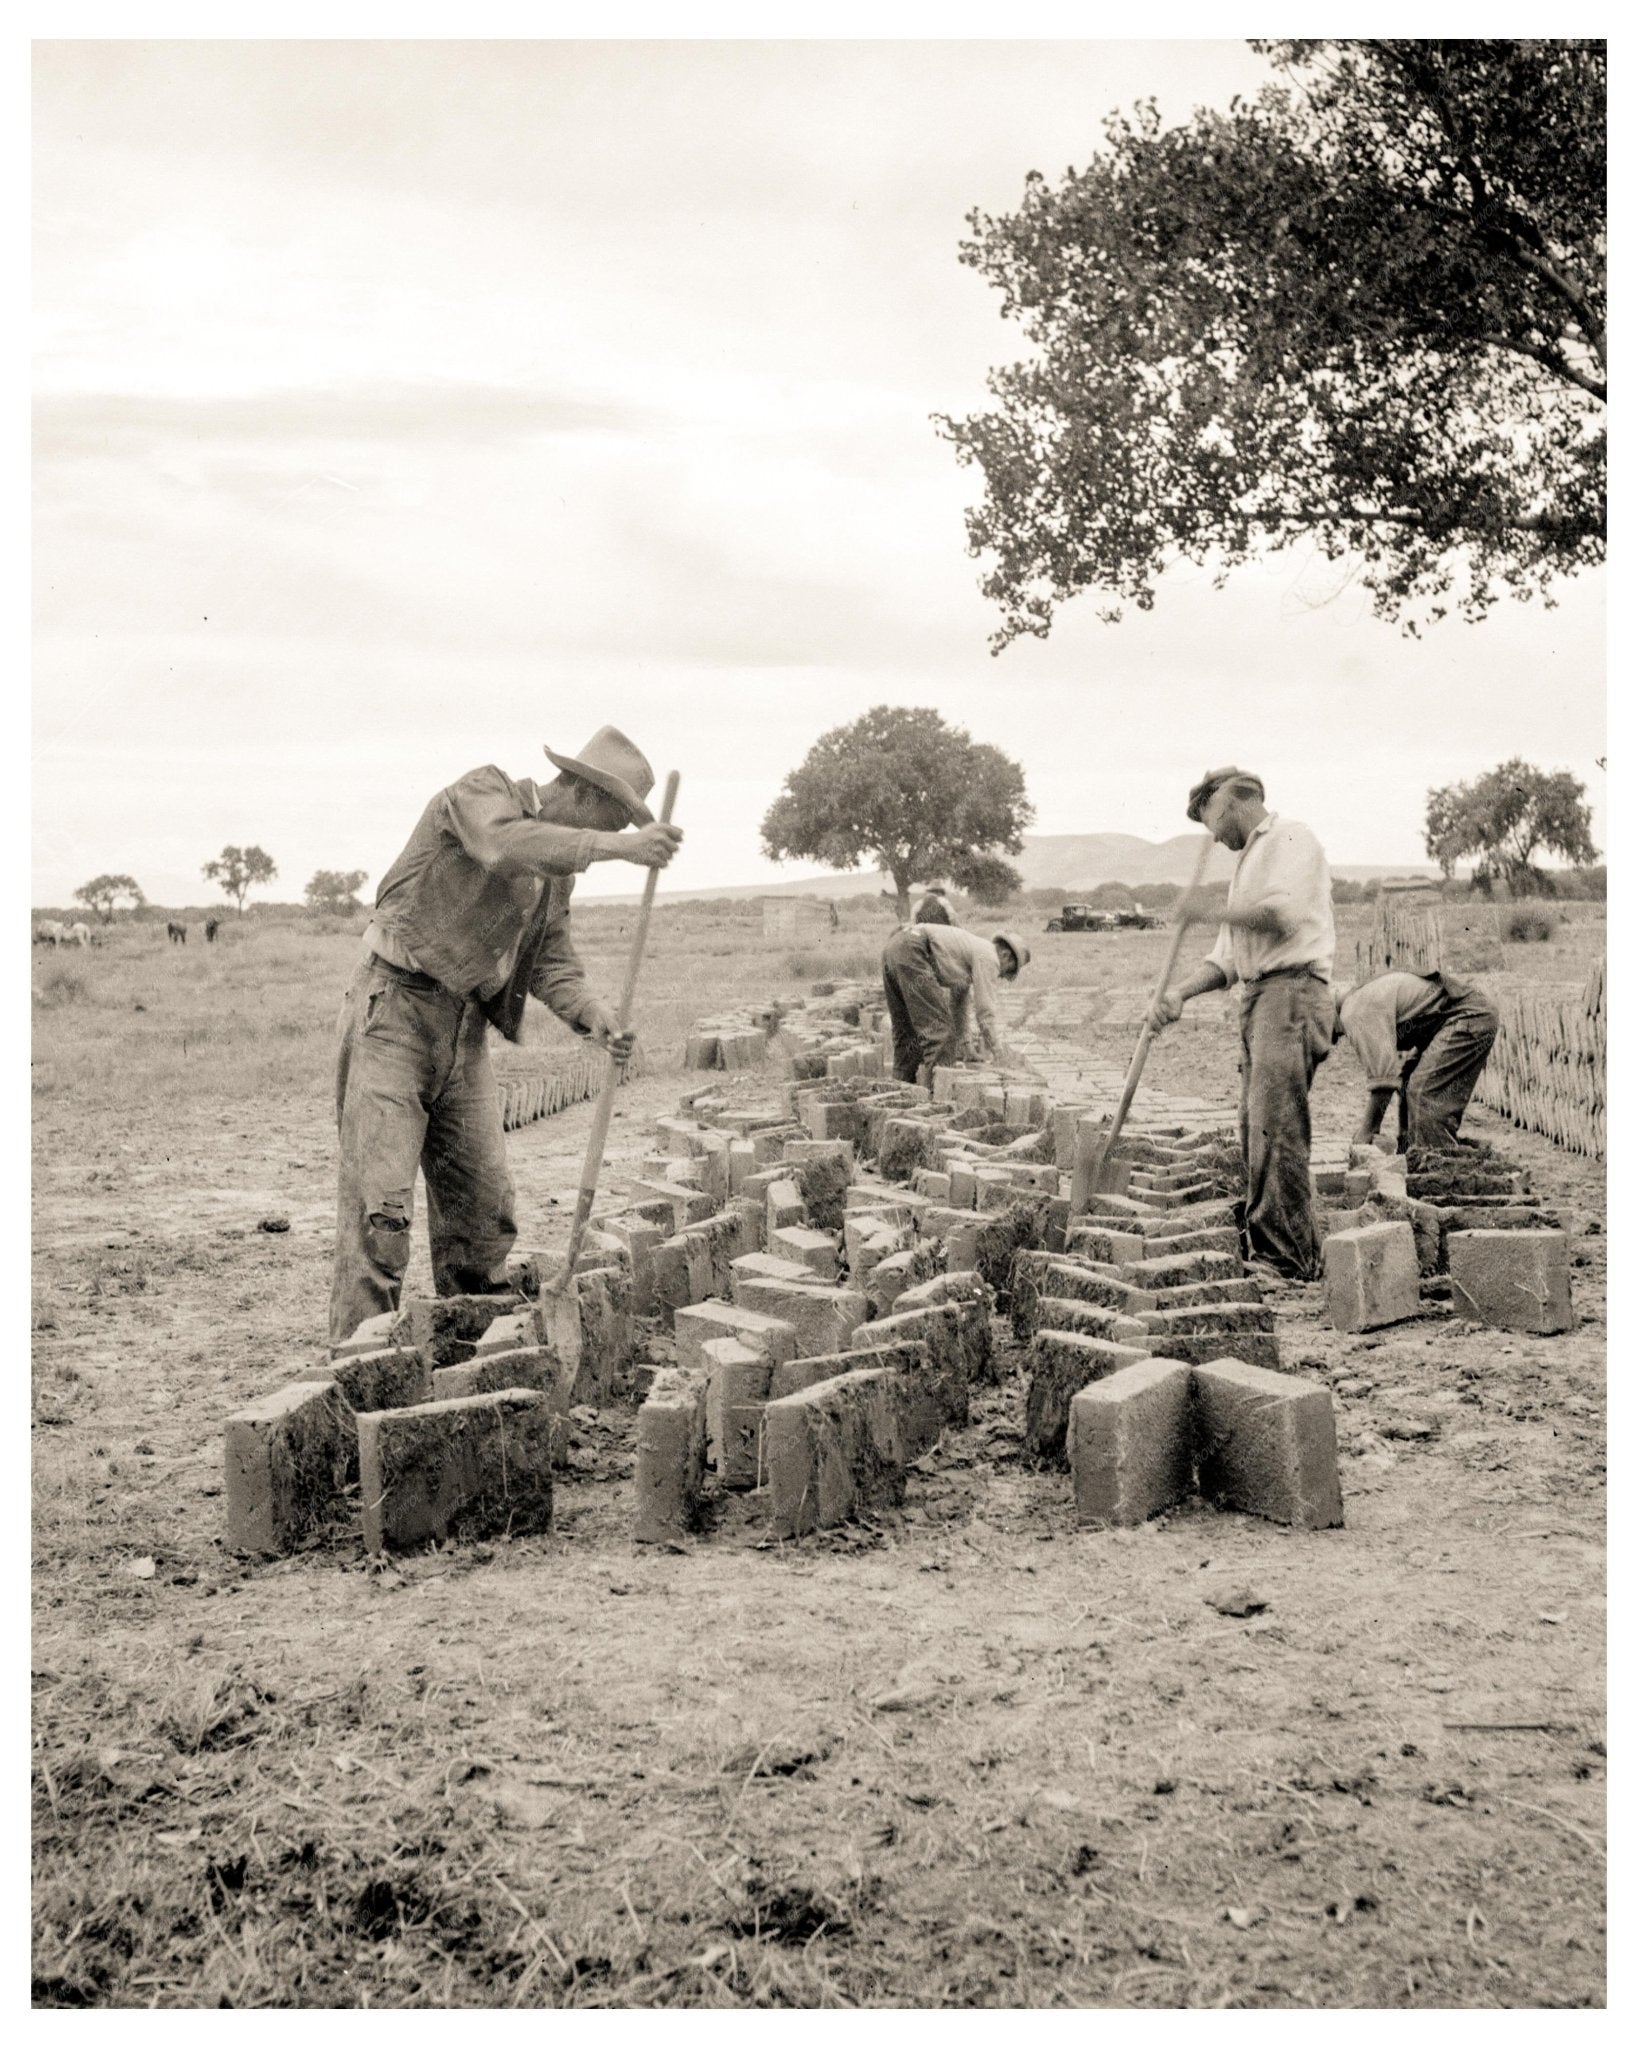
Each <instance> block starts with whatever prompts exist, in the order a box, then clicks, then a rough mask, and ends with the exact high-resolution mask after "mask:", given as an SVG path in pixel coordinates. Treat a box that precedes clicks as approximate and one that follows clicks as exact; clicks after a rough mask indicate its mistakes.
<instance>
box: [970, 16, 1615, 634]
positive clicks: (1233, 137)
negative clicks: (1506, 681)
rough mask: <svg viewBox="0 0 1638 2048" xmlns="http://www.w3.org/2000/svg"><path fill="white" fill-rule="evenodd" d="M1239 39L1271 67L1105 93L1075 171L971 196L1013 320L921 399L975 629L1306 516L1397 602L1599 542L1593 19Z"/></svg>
mask: <svg viewBox="0 0 1638 2048" xmlns="http://www.w3.org/2000/svg"><path fill="white" fill-rule="evenodd" d="M1254 47H1256V48H1257V49H1259V50H1261V51H1262V52H1263V53H1264V54H1266V55H1268V56H1270V57H1271V58H1272V59H1273V60H1274V62H1275V64H1276V65H1277V66H1278V68H1279V70H1280V71H1281V73H1282V74H1283V78H1284V82H1283V83H1279V84H1270V85H1269V86H1268V87H1266V88H1265V89H1264V90H1263V91H1262V92H1261V93H1260V94H1259V95H1258V96H1257V98H1256V99H1255V100H1253V101H1251V102H1249V103H1248V102H1246V101H1243V100H1240V99H1236V100H1234V101H1233V102H1232V103H1231V105H1230V108H1229V111H1228V112H1227V113H1219V112H1213V111H1209V110H1199V111H1197V112H1196V113H1195V114H1194V116H1193V118H1192V119H1191V120H1190V121H1188V122H1187V123H1185V124H1184V125H1183V126H1181V127H1177V128H1172V129H1169V130H1162V128H1161V125H1160V119H1159V115H1158V113H1157V112H1156V110H1155V107H1154V105H1153V103H1152V102H1151V103H1148V104H1145V105H1140V106H1139V107H1137V108H1136V109H1135V110H1134V112H1133V113H1132V115H1131V116H1130V117H1127V116H1123V115H1121V114H1118V113H1117V114H1113V115H1111V116H1110V117H1109V119H1108V120H1107V121H1106V123H1105V134H1106V137H1107V147H1106V149H1105V150H1104V151H1103V152H1102V153H1101V154H1100V155H1099V156H1097V157H1096V158H1094V160H1093V161H1092V163H1091V164H1090V165H1089V166H1088V167H1087V168H1086V169H1085V170H1083V171H1075V170H1073V169H1072V170H1070V171H1069V172H1068V173H1067V174H1066V175H1065V177H1064V179H1063V181H1062V182H1061V183H1060V184H1059V185H1057V186H1053V185H1050V184H1049V183H1048V182H1047V181H1046V180H1045V179H1044V178H1043V177H1041V176H1040V174H1039V173H1037V172H1031V173H1030V174H1029V178H1028V180H1027V182H1026V185H1025V190H1024V198H1023V203H1022V205H1021V207H1020V208H1019V210H1018V212H1017V213H1015V214H1011V215H1004V216H1001V217H999V218H991V217H989V216H988V215H985V214H983V213H979V212H974V213H973V214H972V215H970V216H969V221H970V225H971V227H972V229H973V239H972V240H971V241H969V242H966V243H964V244H963V245H962V250H961V258H962V261H963V262H964V263H967V264H969V265H971V266H972V268H974V269H975V270H977V271H979V272H980V273H981V274H982V275H983V276H985V277H986V278H987V279H988V280H989V281H990V282H991V283H992V284H994V285H996V286H997V287H998V288H999V289H1000V291H1001V293H1002V312H1003V315H1004V317H1007V318H1011V319H1015V320H1017V321H1018V322H1019V323H1020V325H1021V326H1022V328H1023V330H1024V333H1025V334H1026V336H1027V337H1028V339H1029V341H1030V342H1031V343H1032V344H1033V353H1032V355H1031V357H1030V359H1029V360H1028V361H1026V362H1022V363H1017V364H1013V365H1011V366H1010V367H1007V368H1004V369H999V370H996V371H994V372H992V373H991V376H990V379H989V386H990V390H991V393H992V395H993V396H994V398H995V399H996V401H997V408H996V410H994V411H991V412H983V413H978V414H975V415H974V416H973V417H972V418H969V419H965V420H959V421H957V420H950V419H947V418H941V419H940V421H939V422H938V424H939V426H940V429H941V431H942V432H943V433H944V434H945V435H946V437H947V438H948V439H950V440H951V441H953V442H954V443H955V446H956V450H957V454H958V457H959V459H960V460H961V461H963V462H967V463H973V464H976V465H977V466H978V467H979V468H980V469H981V470H982V471H983V475H984V482H985V487H986V496H985V499H984V502H983V503H982V505H980V506H978V507H977V508H975V509H973V510H971V511H970V512H969V513H968V517H967V529H968V538H969V541H970V543H971V552H972V553H973V554H975V555H978V556H981V557H990V558H993V566H992V567H991V568H990V570H989V572H988V573H987V575H986V577H985V579H984V583H983V588H984V592H985V594H986V596H988V597H990V598H992V599H993V600H994V601H995V602H996V603H997V604H998V605H999V606H1000V608H1001V614H1002V625H1001V628H1000V630H999V632H998V633H997V634H996V636H995V638H994V640H993V641H992V643H991V644H992V647H993V648H994V649H995V650H996V651H997V652H998V651H999V650H1000V648H1001V647H1002V646H1004V645H1006V643H1007V642H1008V641H1010V640H1012V639H1014V638H1016V637H1017V636H1018V635H1019V634H1021V633H1034V634H1038V635H1042V636H1044V635H1045V634H1046V632H1047V631H1048V628H1049V626H1050V624H1051V620H1052V616H1053V611H1054V608H1055V607H1056V606H1057V605H1059V604H1062V603H1063V602H1065V601H1066V600H1067V599H1068V598H1070V597H1072V596H1073V595H1075V594H1076V593H1077V592H1079V591H1081V590H1086V589H1095V590H1098V591H1101V592H1102V593H1104V606H1103V610H1102V616H1103V617H1105V618H1106V619H1115V618H1118V617H1119V616H1120V607H1121V604H1122V602H1123V601H1130V602H1131V603H1134V604H1136V605H1137V606H1138V607H1139V609H1140V610H1147V609H1149V608H1150V606H1152V604H1153V602H1154V587H1155V582H1156V580H1157V578H1158V577H1159V575H1160V573H1161V572H1162V570H1163V569H1164V568H1165V567H1166V566H1167V564H1168V563H1169V562H1171V561H1173V560H1176V559H1184V560H1187V561H1191V562H1195V563H1198V564H1201V565H1202V566H1206V567H1209V568H1210V569H1211V570H1212V571H1213V573H1214V574H1215V576H1216V577H1217V579H1218V581H1219V582H1220V581H1221V580H1222V578H1223V576H1224V574H1225V573H1226V571H1227V570H1228V569H1229V568H1231V567H1232V566H1234V565H1235V564H1237V563H1240V562H1244V561H1247V560H1249V559H1251V558H1252V557H1254V556H1257V555H1260V554H1262V553H1264V552H1266V551H1267V550H1269V549H1271V548H1279V547H1282V546H1285V545H1287V544H1289V543H1291V542H1294V541H1298V540H1301V539H1304V538H1306V539H1307V540H1308V541H1309V542H1310V543H1311V544H1312V545H1313V546H1314V547H1315V548H1316V549H1317V550H1318V551H1319V552H1320V553H1321V554H1322V555H1324V556H1326V557H1328V558H1330V559H1331V560H1333V561H1344V560H1348V561H1352V562H1355V563H1357V564H1358V565H1359V573H1360V575H1361V577H1362V579H1363V581H1364V582H1365V584H1366V585H1367V586H1368V587H1369V588H1370V589H1371V591H1372V593H1373V596H1374V601H1375V608H1376V610H1377V612H1378V614H1379V615H1381V616H1382V617H1385V618H1393V619H1398V620H1399V621H1400V622H1401V623H1402V624H1403V625H1404V626H1405V627H1406V629H1407V630H1409V631H1412V632H1414V631H1415V630H1416V629H1417V625H1418V623H1419V622H1420V621H1422V620H1424V619H1430V618H1438V617H1441V616H1443V614H1444V613H1445V612H1446V611H1447V610H1449V609H1450V608H1451V607H1453V606H1454V607H1455V608H1456V609H1457V610H1458V611H1459V612H1460V613H1461V614H1462V615H1463V616H1465V617H1468V618H1477V617H1480V616H1482V615H1483V614H1484V612H1485V611H1486V610H1487V609H1488V608H1489V607H1490V606H1491V605H1492V604H1493V603H1494V602H1495V601H1496V599H1497V597H1498V596H1500V595H1501V594H1502V593H1503V592H1504V591H1507V590H1510V591H1511V592H1512V594H1513V595H1515V596H1519V597H1525V596H1529V595H1531V594H1539V595H1542V596H1543V597H1544V598H1545V599H1546V600H1547V601H1548V602H1551V601H1552V590H1551V586H1552V584H1553V582H1554V580H1555V579H1556V578H1558V577H1559V576H1561V575H1564V574H1567V573H1570V572H1573V571H1575V570H1578V569H1580V568H1583V567H1585V566H1586V565H1588V564H1590V563H1593V562H1596V561H1599V560H1601V559H1602V558H1603V550H1604V489H1605V485H1604V478H1605V453H1604V448H1605V436H1604V398H1605V340H1604V321H1605V271H1604V264H1605V198H1604V177H1605V169H1604V145H1605V97H1604V78H1605V54H1604V45H1603V44H1602V43H1600V42H1592V41H1585V40H1560V41H1529V42H1521V41H1500V40H1494V39H1493V40H1488V41H1455V42H1442V41H1432V40H1425V41H1384V40H1377V41H1346V42H1319V41H1286V42H1262V43H1258V44H1256V45H1254Z"/></svg>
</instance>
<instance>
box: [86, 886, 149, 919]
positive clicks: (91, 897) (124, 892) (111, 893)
mask: <svg viewBox="0 0 1638 2048" xmlns="http://www.w3.org/2000/svg"><path fill="white" fill-rule="evenodd" d="M122 899H123V900H125V901H126V902H128V903H129V904H130V906H131V908H132V909H133V910H139V909H141V907H142V905H143V904H144V903H145V902H146V901H147V898H146V897H145V896H144V895H143V893H142V891H141V890H140V889H139V888H138V887H137V885H136V883H135V882H133V881H132V879H131V877H130V876H129V875H96V876H94V877H93V878H92V879H91V880H90V881H89V882H82V883H81V884H80V886H79V887H78V888H77V889H76V890H75V891H74V901H75V902H76V903H83V904H84V905H85V906H86V908H87V909H88V910H94V911H95V912H96V913H97V915H98V917H100V918H101V919H102V921H103V923H104V924H112V923H113V921H114V911H115V910H116V908H117V907H118V905H119V903H120V901H121V900H122Z"/></svg>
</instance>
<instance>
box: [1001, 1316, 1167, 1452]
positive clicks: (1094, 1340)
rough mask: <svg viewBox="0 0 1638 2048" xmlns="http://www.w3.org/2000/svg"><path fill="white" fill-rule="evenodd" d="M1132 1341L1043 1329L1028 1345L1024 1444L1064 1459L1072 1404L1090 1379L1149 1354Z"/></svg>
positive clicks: (1103, 1375) (1028, 1447)
mask: <svg viewBox="0 0 1638 2048" xmlns="http://www.w3.org/2000/svg"><path fill="white" fill-rule="evenodd" d="M1147 1356H1148V1354H1147V1352H1145V1351H1142V1350H1140V1349H1139V1348H1138V1347H1137V1346H1135V1345H1131V1344H1112V1343H1110V1342H1108V1340H1107V1339H1105V1338H1101V1337H1086V1336H1082V1335H1080V1334H1079V1333H1078V1332H1076V1331H1074V1330H1039V1331H1037V1332H1036V1334H1035V1337H1034V1339H1033V1340H1032V1341H1031V1344H1030V1348H1029V1375H1030V1378H1029V1394H1028V1396H1027V1398H1026V1401H1025V1404H1024V1448H1025V1450H1026V1451H1028V1452H1029V1453H1030V1455H1031V1456H1032V1457H1036V1458H1040V1459H1043V1460H1048V1461H1051V1462H1061V1461H1062V1459H1063V1456H1064V1432H1065V1429H1066V1427H1067V1425H1068V1422H1069V1404H1070V1401H1071V1400H1072V1399H1073V1398H1074V1396H1075V1395H1076V1394H1078V1393H1079V1392H1080V1390H1081V1388H1082V1387H1084V1386H1086V1385H1087V1384H1088V1382H1089V1381H1091V1380H1096V1379H1102V1378H1104V1377H1105V1375H1107V1374H1109V1373H1112V1372H1117V1371H1119V1369H1120V1368H1121V1367H1122V1366H1124V1365H1131V1364H1132V1363H1133V1362H1134V1361H1135V1360H1137V1359H1140V1358H1146V1357H1147Z"/></svg>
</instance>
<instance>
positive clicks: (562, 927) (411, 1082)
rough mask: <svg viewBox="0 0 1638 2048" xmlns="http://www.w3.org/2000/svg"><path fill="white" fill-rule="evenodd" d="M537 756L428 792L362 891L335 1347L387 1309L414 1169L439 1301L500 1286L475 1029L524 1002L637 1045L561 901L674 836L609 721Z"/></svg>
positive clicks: (607, 1039)
mask: <svg viewBox="0 0 1638 2048" xmlns="http://www.w3.org/2000/svg"><path fill="white" fill-rule="evenodd" d="M545 752H546V757H547V759H548V760H549V761H551V763H552V764H553V766H554V767H555V768H556V769H557V770H558V771H559V772H558V774H557V776H556V777H555V778H554V779H553V780H552V781H550V782H546V783H543V784H537V783H535V782H532V781H529V780H527V779H522V778H520V779H519V780H517V781H514V780H513V778H512V777H511V776H509V775H506V774H503V773H502V771H501V770H500V769H499V768H474V769H473V770H472V771H471V773H470V774H467V775H463V776H462V777H461V778H460V780H459V781H458V782H452V783H451V784H450V785H449V787H448V788H447V789H441V790H439V792H438V794H437V795H436V796H435V797H434V798H433V799H432V801H431V803H429V804H428V805H427V807H426V809H425V810H424V811H423V812H422V813H421V816H420V819H419V821H418V823H417V824H416V827H415V829H414V831H413V832H412V833H411V834H410V836H409V841H408V844H407V845H406V846H405V848H404V850H403V852H402V853H401V854H399V856H398V858H397V859H396V860H395V861H394V862H393V864H392V866H391V867H390V868H389V869H388V870H387V872H386V874H385V875H384V876H383V877H382V880H381V886H380V888H379V889H378V890H377V891H376V897H375V915H374V917H373V919H372V920H371V923H370V925H369V928H368V929H367V930H366V932H365V934H364V958H363V960H362V961H361V963H360V965H359V968H358V972H357V973H356V974H355V975H354V977H353V982H352V986H351V988H349V989H348V991H347V995H346V998H345V1000H344V1001H343V1003H342V1007H341V1027H340V1028H341V1042H340V1047H339V1052H338V1056H337V1061H336V1118H337V1121H338V1123H339V1125H340V1128H341V1183H340V1191H339V1196H338V1200H337V1206H336V1257H335V1277H334V1282H333V1285H332V1288H331V1294H330V1341H331V1342H332V1343H333V1344H339V1343H341V1342H342V1341H343V1340H344V1339H345V1338H347V1337H350V1336H351V1335H352V1333H353V1331H354V1330H356V1329H357V1327H358V1325H359V1324H360V1323H361V1322H363V1321H364V1320H365V1319H366V1318H367V1317H369V1316H374V1315H380V1314H382V1313H383V1312H384V1311H386V1310H388V1309H393V1308H396V1307H397V1306H398V1299H399V1293H400V1290H401V1288H402V1285H403V1279H404V1268H405V1267H406V1266H407V1265H408V1263H409V1249H410V1221H411V1215H412V1209H413V1201H414V1191H415V1171H416V1168H417V1167H418V1166H419V1167H420V1169H421V1171H422V1174H423V1175H424V1177H425V1179H426V1187H427V1229H428V1235H429V1237H430V1239H431V1248H432V1274H433V1282H434V1285H435V1286H436V1287H437V1290H438V1292H439V1293H440V1294H468V1293H483V1292H488V1291H491V1290H499V1289H501V1288H503V1287H504V1286H505V1284H506V1282H505V1268H506V1258H507V1254H508V1253H509V1252H510V1251H511V1249H512V1246H513V1244H514V1242H515V1241H516V1238H517V1226H516V1223H515V1222H514V1220H513V1202H514V1190H513V1184H512V1176H511V1172H510V1170H509V1169H508V1167H507V1163H506V1139H505V1134H504V1132H503V1130H502V1127H501V1109H500V1095H499V1091H498V1090H497V1088H496V1085H495V1077H494V1074H493V1072H492V1071H491V1068H490V1065H489V1055H488V1050H487V1047H486V1044H485V1041H486V1039H487V1037H488V1031H489V1026H490V1025H491V1024H493V1025H494V1027H495V1028H496V1030H498V1031H499V1032H500V1033H501V1034H502V1035H503V1036H504V1037H506V1038H509V1039H513V1040H516V1039H517V1037H518V1036H519V1034H520V1032H521V1029H522V1025H523V1011H524V1004H525V1002H526V1000H527V998H528V997H530V996H531V995H532V996H536V997H538V998H539V1000H540V1001H541V1002H543V1003H544V1004H545V1005H546V1006H547V1008H548V1009H549V1010H551V1011H552V1012H553V1013H554V1014H555V1015H556V1016H558V1017H561V1018H562V1020H563V1022H564V1023H565V1024H567V1025H568V1026H569V1028H570V1030H571V1031H574V1032H576V1033H578V1034H579V1035H580V1036H581V1037H583V1038H589V1039H590V1040H591V1041H592V1043H593V1044H594V1045H600V1046H602V1047H604V1048H605V1049H606V1050H607V1051H608V1052H609V1054H610V1055H611V1057H612V1058H614V1059H615V1060H617V1061H620V1062H624V1061H625V1060H627V1059H628V1058H629V1057H630V1055H631V1048H632V1044H633V1042H634V1034H633V1033H631V1032H624V1033H622V1032H621V1031H620V1030H619V1029H618V1026H617V1020H616V1018H615V1015H614V1013H613V1011H612V1010H611V1009H610V1008H609V1007H608V1005H607V1004H605V1003H604V1002H602V1001H601V1000H600V999H599V998H598V997H597V996H595V995H593V993H592V991H591V989H590V987H589V986H588V985H587V982H586V977H585V974H584V972H583V971H582V969H581V965H580V962H579V960H578V959H576V957H575V952H574V947H573V946H572V945H571V944H570V941H569V897H570V894H571V892H572V890H573V888H574V877H575V876H576V875H577V874H579V873H580V872H581V871H582V870H583V869H584V868H587V867H589V866H590V865H591V863H592V862H593V861H600V860H628V861H632V862H634V863H635V864H636V865H637V866H638V867H645V868H663V867H664V866H665V865H666V863H667V862H668V861H669V860H670V859H671V856H672V855H673V854H674V853H675V852H676V850H677V846H678V843H679V842H680V840H681V838H682V834H681V832H679V831H678V830H677V828H676V826H674V825H664V824H658V823H656V821H655V819H654V817H653V814H652V813H651V812H650V810H649V808H648V805H647V803H646V802H645V801H644V799H645V798H646V797H647V795H648V793H649V791H650V790H651V789H652V788H653V787H654V771H653V770H652V769H651V768H650V767H649V765H648V762H647V761H646V760H644V758H643V756H642V754H641V753H639V752H638V750H637V748H636V747H635V746H633V745H632V743H631V741H630V740H628V739H627V738H626V736H625V734H624V733H622V732H617V731H616V730H615V728H614V727H613V726H612V725H605V726H604V727H603V728H602V730H601V731H599V732H597V733H595V734H593V736H592V738H591V739H589V740H588V741H587V742H586V744H585V746H583V747H582V748H581V750H580V752H579V753H578V754H558V753H554V752H553V751H552V749H551V748H550V747H547V748H546V750H545ZM628 827H635V828H636V829H635V830H628V829H627V828H628Z"/></svg>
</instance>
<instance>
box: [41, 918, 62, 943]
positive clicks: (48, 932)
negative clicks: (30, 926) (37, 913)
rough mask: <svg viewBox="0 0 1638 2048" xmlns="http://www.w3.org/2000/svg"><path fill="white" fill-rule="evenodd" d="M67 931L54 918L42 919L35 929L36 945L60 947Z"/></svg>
mask: <svg viewBox="0 0 1638 2048" xmlns="http://www.w3.org/2000/svg"><path fill="white" fill-rule="evenodd" d="M65 929H66V927H64V926H63V925H60V924H59V923H58V922H57V920H56V919H55V918H54V917H46V918H42V919H41V920H40V922H39V923H38V924H37V925H36V926H35V927H34V943H35V945H37V946H60V945H61V944H62V942H63V935H64V931H65Z"/></svg>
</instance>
